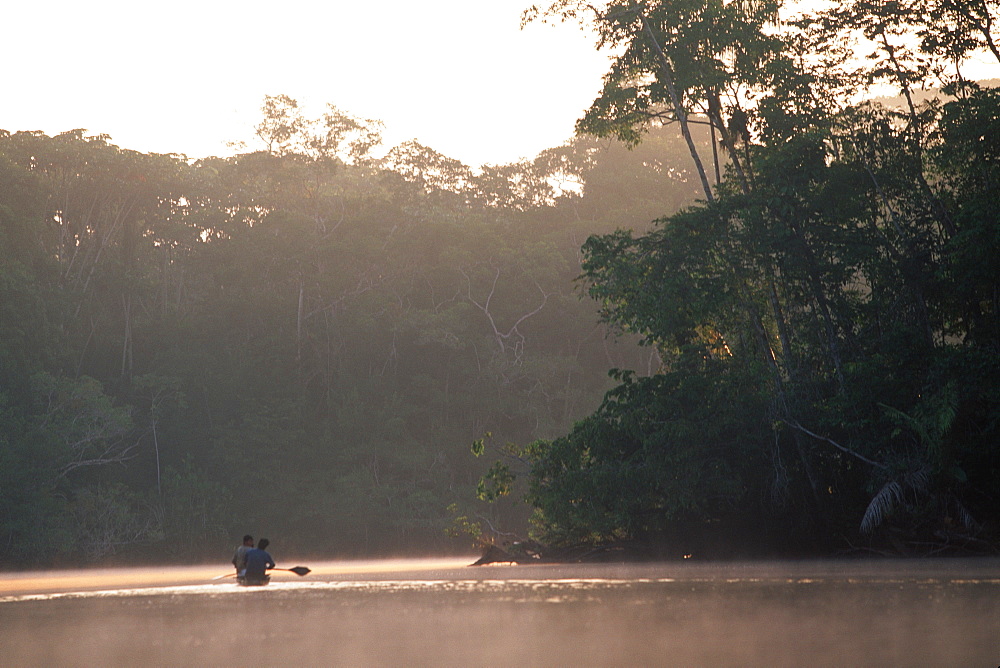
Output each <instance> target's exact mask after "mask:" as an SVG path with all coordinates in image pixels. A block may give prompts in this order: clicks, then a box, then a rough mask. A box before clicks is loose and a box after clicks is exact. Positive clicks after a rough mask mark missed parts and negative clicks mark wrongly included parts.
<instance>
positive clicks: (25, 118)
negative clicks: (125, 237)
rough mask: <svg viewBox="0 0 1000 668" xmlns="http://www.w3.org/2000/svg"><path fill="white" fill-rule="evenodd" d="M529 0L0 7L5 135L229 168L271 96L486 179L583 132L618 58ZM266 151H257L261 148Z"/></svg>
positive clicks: (46, 0)
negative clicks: (22, 133) (101, 138)
mask: <svg viewBox="0 0 1000 668" xmlns="http://www.w3.org/2000/svg"><path fill="white" fill-rule="evenodd" d="M531 2H532V0H423V1H422V2H414V1H413V0H381V1H379V0H375V1H373V2H359V1H358V0H354V1H352V2H346V1H345V0H326V1H325V2H314V1H313V2H310V1H308V0H306V1H303V0H280V1H279V0H271V1H270V2H260V1H258V0H242V1H241V2H232V1H230V0H200V1H199V0H174V1H172V2H169V3H165V2H162V0H160V1H157V0H152V1H151V2H145V3H142V2H135V1H134V0H131V1H129V2H121V1H119V0H114V1H112V0H93V1H92V2H86V3H84V2H79V0H33V1H31V2H28V1H24V2H16V3H9V4H8V6H7V7H4V8H3V9H0V22H2V24H3V25H4V30H3V33H4V35H3V38H2V39H0V61H2V62H4V63H6V66H5V68H4V69H5V72H4V78H3V79H4V80H3V83H2V86H0V129H5V130H8V131H11V132H15V131H19V130H41V131H42V132H45V133H46V134H49V135H55V134H58V133H60V132H63V131H66V130H71V129H77V128H83V129H85V130H87V131H88V133H90V134H107V135H110V137H111V142H112V143H114V144H117V145H118V146H121V147H123V148H129V149H133V150H137V151H141V152H144V153H148V152H151V153H182V154H185V155H187V156H188V157H189V158H201V157H207V156H210V155H230V154H232V153H233V152H234V150H233V149H232V148H229V147H228V146H227V144H228V143H230V142H239V141H244V142H252V141H253V126H254V125H255V124H256V123H257V122H259V120H260V106H261V102H262V101H263V99H264V96H265V95H278V94H285V95H288V96H290V97H292V98H294V99H296V100H298V101H299V102H300V103H301V104H302V105H304V106H305V108H306V112H307V115H309V116H315V117H318V116H319V115H320V113H322V111H323V108H324V106H325V105H326V104H328V103H332V104H335V105H336V106H337V107H338V108H339V109H341V110H342V111H344V112H346V113H348V114H351V115H354V116H358V117H362V118H370V119H375V120H380V121H382V122H383V123H384V124H385V130H384V137H385V144H386V145H387V147H388V146H393V145H395V144H398V143H401V142H403V141H407V140H410V139H416V140H417V141H419V142H420V143H422V144H424V145H426V146H429V147H431V148H432V149H434V150H436V151H438V152H440V153H443V154H445V155H447V156H449V157H452V158H457V159H459V160H461V161H463V162H465V163H466V164H468V165H470V166H473V167H478V166H481V165H483V164H504V163H508V162H514V161H517V160H519V159H522V158H533V157H534V156H535V155H537V154H538V152H540V151H542V150H543V149H546V148H550V147H554V146H559V145H561V144H562V143H563V142H565V141H566V140H568V139H569V138H570V137H571V136H572V134H573V125H574V123H575V122H576V119H577V118H579V117H580V116H582V115H583V112H584V111H585V110H586V108H587V107H589V106H590V103H591V102H592V101H593V100H594V98H595V97H596V96H597V95H598V93H599V92H600V88H601V84H602V81H601V78H602V76H603V75H604V73H605V72H606V71H607V69H608V60H607V57H606V56H605V55H603V54H601V53H599V52H598V51H597V50H596V48H595V46H594V38H593V36H592V35H590V34H588V33H585V32H583V31H581V29H580V28H579V26H577V25H576V24H569V23H567V24H557V25H546V24H541V23H538V24H531V25H529V26H528V27H526V28H525V29H524V30H521V28H520V15H521V12H522V11H523V10H524V9H525V8H526V7H527V6H529V5H530V4H531ZM250 146H251V147H252V148H256V146H255V145H254V144H252V143H251V144H250Z"/></svg>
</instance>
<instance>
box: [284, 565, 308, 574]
mask: <svg viewBox="0 0 1000 668" xmlns="http://www.w3.org/2000/svg"><path fill="white" fill-rule="evenodd" d="M288 570H290V571H291V572H292V573H295V574H296V575H305V574H306V573H309V572H310V569H308V568H306V567H305V566H296V567H295V568H289V569H288Z"/></svg>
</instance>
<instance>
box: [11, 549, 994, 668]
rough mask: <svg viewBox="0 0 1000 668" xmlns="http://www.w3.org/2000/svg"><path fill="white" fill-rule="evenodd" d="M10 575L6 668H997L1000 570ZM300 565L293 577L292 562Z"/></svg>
mask: <svg viewBox="0 0 1000 668" xmlns="http://www.w3.org/2000/svg"><path fill="white" fill-rule="evenodd" d="M470 561H471V559H458V560H455V559H450V560H447V559H444V560H399V561H378V562H329V563H322V564H312V563H308V564H304V565H308V566H310V567H312V568H313V569H314V570H313V573H310V574H309V575H307V576H305V577H302V578H300V577H298V576H295V575H294V574H291V573H287V574H276V575H275V577H274V579H273V580H272V583H271V585H269V586H267V587H261V588H248V587H239V586H237V585H235V584H233V583H232V582H231V580H228V579H226V578H220V579H213V578H217V577H218V576H219V575H220V574H221V575H224V574H225V573H226V571H225V568H223V569H221V570H220V569H218V568H214V567H204V566H203V567H187V568H162V569H123V570H108V571H86V572H59V573H32V574H18V575H0V625H2V627H3V633H2V636H0V646H2V654H0V656H2V661H3V664H4V665H6V666H54V665H59V666H109V665H114V666H131V665H153V666H161V665H162V666H210V665H233V664H242V665H249V666H345V665H350V666H380V665H381V666H398V665H410V666H412V665H416V666H515V665H517V666H525V665H529V666H568V665H579V666H638V665H643V666H997V665H1000V560H940V561H938V560H934V561H860V562H859V561H851V562H778V563H774V562H771V563H739V564H734V563H725V564H721V563H720V564H715V563H690V562H681V563H668V564H643V565H623V564H601V565H598V564H584V565H567V566H554V565H535V566H488V567H467V566H466V564H468V563H470ZM281 565H282V566H286V567H287V566H291V565H293V564H281Z"/></svg>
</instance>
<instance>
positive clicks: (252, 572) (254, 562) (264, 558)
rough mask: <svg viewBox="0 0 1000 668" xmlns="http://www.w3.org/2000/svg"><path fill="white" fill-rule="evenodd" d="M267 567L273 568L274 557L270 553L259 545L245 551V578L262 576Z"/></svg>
mask: <svg viewBox="0 0 1000 668" xmlns="http://www.w3.org/2000/svg"><path fill="white" fill-rule="evenodd" d="M268 568H274V559H272V558H271V555H270V554H268V553H267V552H265V551H264V550H262V549H260V548H259V547H255V548H253V549H252V550H249V551H248V552H247V575H246V577H247V579H260V578H263V577H264V574H265V571H266V570H267V569H268Z"/></svg>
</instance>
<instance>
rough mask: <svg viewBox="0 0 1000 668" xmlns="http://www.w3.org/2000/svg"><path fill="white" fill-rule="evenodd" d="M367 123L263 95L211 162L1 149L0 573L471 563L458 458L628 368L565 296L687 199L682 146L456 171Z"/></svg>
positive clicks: (468, 461)
mask: <svg viewBox="0 0 1000 668" xmlns="http://www.w3.org/2000/svg"><path fill="white" fill-rule="evenodd" d="M379 129H380V128H379V124H378V123H375V122H373V121H368V120H365V119H358V118H354V117H352V116H350V115H349V114H346V113H344V112H341V111H339V110H337V109H336V108H332V107H331V108H330V109H329V111H328V113H327V114H326V115H325V116H324V117H322V118H318V119H310V118H305V117H303V115H302V113H301V112H300V110H299V108H298V106H297V105H296V103H295V101H294V100H291V99H289V98H287V97H284V96H275V97H270V98H268V99H267V100H265V104H264V107H263V118H262V121H261V123H260V125H259V126H258V131H259V135H260V137H259V139H260V140H261V141H260V143H261V145H262V146H264V147H265V148H264V149H262V150H257V151H249V152H244V153H241V154H239V155H236V156H234V157H230V158H205V159H201V160H197V161H190V160H187V159H184V158H183V157H182V156H168V155H145V154H140V153H136V152H134V151H129V150H125V149H122V148H119V147H117V146H115V145H113V144H112V143H110V141H109V138H107V137H102V136H90V135H87V134H86V133H85V132H83V131H76V132H69V133H65V134H62V135H59V136H55V137H49V136H46V135H43V134H41V133H37V132H14V133H8V132H4V133H0V416H2V417H0V420H2V424H3V429H2V430H0V563H2V564H31V563H35V564H41V563H53V562H63V563H82V562H84V561H93V560H100V559H104V560H107V559H139V558H148V559H167V558H171V559H178V558H192V557H198V558H215V559H221V560H223V561H225V560H227V559H228V558H229V554H231V549H232V546H233V545H235V542H236V541H237V540H238V537H239V536H242V534H244V533H246V532H248V531H249V532H251V533H253V534H255V535H267V536H269V537H270V538H271V540H272V542H273V545H274V549H275V554H276V555H278V554H289V553H290V552H292V551H295V552H297V553H299V554H304V553H316V554H322V555H352V554H353V555H375V554H386V553H390V552H392V553H402V552H409V553H413V552H421V551H429V550H437V551H440V550H446V549H451V548H455V549H468V538H467V537H464V536H463V537H462V538H460V539H457V540H456V539H455V538H449V537H448V536H447V535H446V533H445V530H446V529H447V528H448V527H450V526H451V523H452V521H453V519H454V513H453V512H452V511H450V510H449V506H450V505H452V504H458V507H471V506H472V504H473V502H474V498H473V497H474V489H475V481H476V480H477V479H478V477H479V476H480V475H481V474H482V473H483V466H484V465H485V463H484V462H481V461H475V460H473V459H472V458H471V457H469V454H468V444H469V442H470V441H472V440H473V439H475V438H477V437H479V436H481V435H482V434H483V433H485V432H487V431H489V432H491V433H493V434H495V435H496V437H497V438H503V439H505V440H510V441H520V442H523V441H530V440H534V439H538V438H542V437H553V436H555V435H557V434H559V433H561V432H564V431H566V430H567V429H569V428H570V427H571V425H572V424H573V422H574V421H575V420H577V419H579V418H581V417H582V416H584V415H586V414H587V413H589V412H590V411H592V410H594V408H595V407H596V406H597V405H598V404H599V403H600V399H601V396H602V395H603V393H604V392H605V391H606V390H607V389H608V388H609V387H610V386H611V385H610V382H609V379H608V377H607V369H608V368H610V367H613V366H623V365H624V366H634V365H640V366H642V367H646V366H647V364H648V363H647V362H646V361H644V357H648V351H644V350H641V349H640V348H639V347H638V346H636V345H634V343H633V344H627V343H624V342H615V341H614V340H612V339H610V338H609V337H608V336H607V335H606V331H605V328H604V327H602V326H600V325H598V324H597V318H596V309H595V307H594V305H593V303H592V302H589V301H588V300H586V298H585V297H584V296H583V295H581V294H580V291H579V288H578V285H577V284H575V283H574V279H575V278H576V277H577V276H578V275H579V273H580V254H579V250H580V246H581V244H582V243H583V241H584V240H585V239H586V238H587V237H588V235H590V234H592V233H594V232H600V231H610V230H612V229H615V228H616V227H620V226H624V227H644V226H646V225H647V223H648V221H649V220H651V219H652V218H654V217H655V216H656V215H658V213H659V212H661V211H663V210H671V209H676V208H678V207H679V206H680V205H681V204H682V203H688V202H691V201H692V200H693V197H694V195H695V191H694V190H692V188H691V185H690V184H689V183H687V182H686V175H685V174H684V173H683V171H676V170H674V171H667V170H662V169H659V168H657V167H656V165H655V164H654V163H656V161H657V160H664V159H668V160H669V159H670V158H669V156H670V155H671V153H672V152H675V150H676V148H678V147H679V144H678V142H677V141H676V140H674V139H672V138H671V137H670V135H669V134H668V133H664V135H663V136H662V137H661V138H660V139H659V140H658V141H656V142H652V143H651V144H650V146H649V148H648V150H646V151H644V152H640V153H635V152H629V151H627V150H625V149H624V147H622V146H620V145H614V144H610V143H608V142H601V141H597V140H592V139H591V140H582V139H581V140H579V141H575V142H573V143H572V144H569V145H566V146H563V147H559V148H555V149H552V150H550V151H546V152H544V153H543V154H542V155H540V156H538V158H537V159H536V160H534V161H531V162H524V163H522V164H514V165H505V166H487V167H485V168H484V169H482V170H480V171H474V170H471V169H470V168H469V167H467V166H465V165H462V164H461V163H459V162H458V161H455V160H451V159H449V158H447V157H445V156H442V155H440V154H438V153H436V152H435V151H433V150H431V149H429V148H427V147H424V146H420V145H418V144H415V143H411V144H406V145H403V146H399V147H395V148H392V149H391V150H389V151H387V152H384V153H379V154H377V155H376V154H375V150H376V149H377V147H378V132H379ZM654 156H655V157H654ZM644 163H646V164H644ZM656 164H659V163H656ZM490 512H493V511H490ZM496 517H497V516H496V513H495V512H493V514H492V515H491V516H490V517H489V518H488V519H490V521H491V522H492V523H494V524H497V522H498V520H497V519H496Z"/></svg>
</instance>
